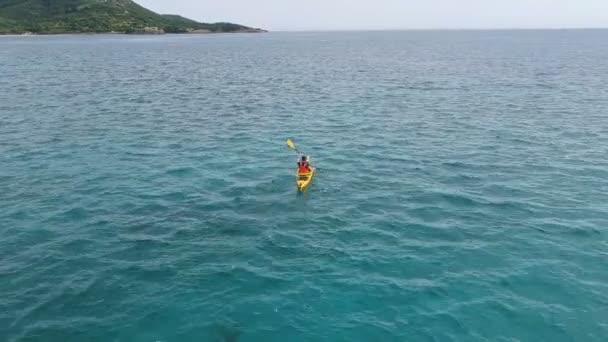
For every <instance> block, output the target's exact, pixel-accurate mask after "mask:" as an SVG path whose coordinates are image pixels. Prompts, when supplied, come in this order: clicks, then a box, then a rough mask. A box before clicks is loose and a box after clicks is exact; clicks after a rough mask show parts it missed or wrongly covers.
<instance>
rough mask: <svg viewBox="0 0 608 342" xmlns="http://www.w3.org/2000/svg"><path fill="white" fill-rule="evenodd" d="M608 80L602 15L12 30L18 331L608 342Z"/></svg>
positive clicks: (10, 121)
mask: <svg viewBox="0 0 608 342" xmlns="http://www.w3.org/2000/svg"><path fill="white" fill-rule="evenodd" d="M607 84H608V31H601V30H598V31H480V32H474V31H454V32H442V31H436V32H434V31H428V32H425V31H422V32H350V33H270V34H261V35H236V34H235V35H205V36H171V35H167V36H162V37H143V36H104V35H101V36H55V37H0V341H45V342H46V341H128V342H131V341H133V342H139V341H142V342H144V341H150V342H155V341H163V342H172V341H212V342H215V341H231V342H235V341H240V342H246V341H268V342H271V341H606V340H607V339H608V261H607V258H608V238H607V236H608V235H607V234H608V231H607V229H608V228H607V227H608V196H607V194H606V192H607V190H608V186H607V181H608V162H607V160H606V158H607V156H608V86H607ZM288 137H291V138H293V139H294V141H295V142H296V144H297V145H298V146H299V147H300V148H301V149H303V150H304V151H305V152H307V153H308V154H310V155H312V157H313V162H314V163H315V164H316V166H317V167H318V170H319V172H318V177H317V178H316V179H315V181H314V183H313V184H312V186H311V187H310V189H309V191H308V192H307V193H305V194H303V195H299V194H297V192H296V188H295V177H294V172H295V155H294V153H293V152H291V151H289V150H288V149H287V148H286V146H285V139H286V138H288Z"/></svg>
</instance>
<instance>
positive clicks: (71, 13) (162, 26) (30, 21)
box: [0, 0, 263, 34]
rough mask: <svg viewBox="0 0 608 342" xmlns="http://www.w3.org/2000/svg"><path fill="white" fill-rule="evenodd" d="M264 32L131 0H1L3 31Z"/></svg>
mask: <svg viewBox="0 0 608 342" xmlns="http://www.w3.org/2000/svg"><path fill="white" fill-rule="evenodd" d="M193 31H194V32H263V30H259V29H253V28H250V27H247V26H243V25H238V24H232V23H213V24H207V23H199V22H197V21H194V20H190V19H187V18H184V17H181V16H179V15H160V14H157V13H155V12H152V11H150V10H148V9H146V8H144V7H142V6H140V5H138V4H136V3H135V2H133V1H131V0H0V34H20V33H25V32H32V33H39V34H55V33H107V32H123V33H138V32H141V33H144V32H152V33H162V32H166V33H186V32H193Z"/></svg>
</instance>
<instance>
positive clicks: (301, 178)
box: [296, 167, 315, 192]
mask: <svg viewBox="0 0 608 342" xmlns="http://www.w3.org/2000/svg"><path fill="white" fill-rule="evenodd" d="M314 175H315V168H314V167H312V170H311V171H310V172H303V173H300V170H298V171H297V172H296V184H297V185H298V191H300V192H304V191H305V190H306V188H308V186H309V185H310V183H312V178H313V177H314Z"/></svg>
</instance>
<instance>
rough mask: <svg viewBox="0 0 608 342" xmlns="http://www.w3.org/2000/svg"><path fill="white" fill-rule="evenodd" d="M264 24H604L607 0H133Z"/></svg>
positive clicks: (170, 10) (169, 10)
mask: <svg viewBox="0 0 608 342" xmlns="http://www.w3.org/2000/svg"><path fill="white" fill-rule="evenodd" d="M135 1H136V2H137V3H139V4H141V5H143V6H145V7H147V8H149V9H151V10H154V11H156V12H160V13H163V14H165V13H166V14H181V15H183V16H186V17H189V18H191V19H195V20H199V21H205V22H215V21H231V22H236V23H240V24H244V25H248V26H255V27H261V28H266V29H269V30H275V31H277V30H352V29H408V28H409V29H417V28H418V29H427V28H567V27H608V0H304V1H302V0H171V1H167V0H135Z"/></svg>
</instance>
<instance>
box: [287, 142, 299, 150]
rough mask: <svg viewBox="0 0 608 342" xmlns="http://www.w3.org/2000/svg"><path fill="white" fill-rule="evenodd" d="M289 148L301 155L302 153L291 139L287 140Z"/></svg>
mask: <svg viewBox="0 0 608 342" xmlns="http://www.w3.org/2000/svg"><path fill="white" fill-rule="evenodd" d="M287 146H289V148H290V149H292V150H294V151H296V152H297V153H300V151H298V149H297V148H296V145H295V144H294V143H293V141H291V139H287Z"/></svg>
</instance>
